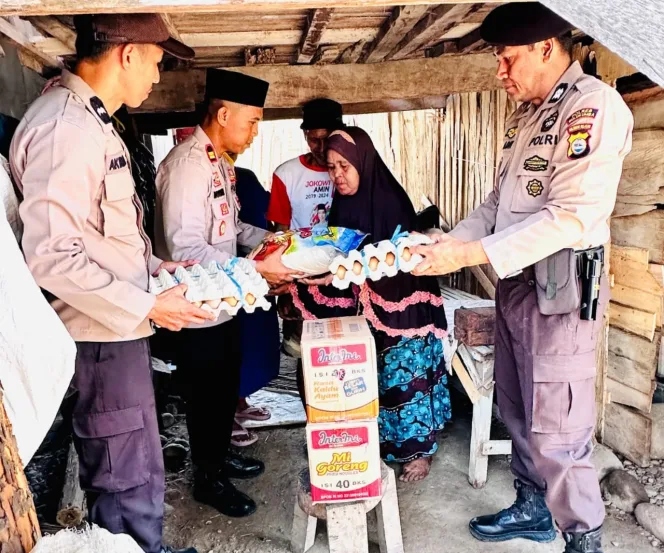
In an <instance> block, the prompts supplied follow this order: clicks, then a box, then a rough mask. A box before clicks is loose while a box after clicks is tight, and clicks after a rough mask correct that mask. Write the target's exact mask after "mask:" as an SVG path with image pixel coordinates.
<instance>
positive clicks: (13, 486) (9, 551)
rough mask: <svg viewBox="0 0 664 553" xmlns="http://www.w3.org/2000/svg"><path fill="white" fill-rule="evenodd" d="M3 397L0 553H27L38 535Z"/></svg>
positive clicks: (0, 420) (0, 415)
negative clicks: (0, 552)
mask: <svg viewBox="0 0 664 553" xmlns="http://www.w3.org/2000/svg"><path fill="white" fill-rule="evenodd" d="M2 394H3V392H2V388H1V387H0V550H2V553H28V552H29V551H32V548H33V547H34V546H35V544H36V543H37V540H38V539H39V537H40V536H41V531H40V530H39V522H38V521H37V512H36V511H35V504H34V502H33V501H32V494H31V493H30V488H29V487H28V481H27V479H26V477H25V472H24V471H23V463H22V462H21V458H20V457H19V454H18V448H17V446H16V439H15V438H14V434H13V432H12V425H11V422H10V421H9V418H8V417H7V412H6V411H5V405H4V403H3V401H2Z"/></svg>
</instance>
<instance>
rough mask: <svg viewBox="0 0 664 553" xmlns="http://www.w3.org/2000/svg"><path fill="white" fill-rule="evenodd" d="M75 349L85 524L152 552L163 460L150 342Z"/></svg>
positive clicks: (157, 537) (75, 419)
mask: <svg viewBox="0 0 664 553" xmlns="http://www.w3.org/2000/svg"><path fill="white" fill-rule="evenodd" d="M76 347H77V355H76V371H75V373H74V379H73V381H72V387H73V388H74V389H75V390H76V393H75V396H74V398H73V405H72V411H73V412H72V425H73V429H74V444H75V445H76V450H77V451H78V455H79V466H80V480H81V487H82V488H83V489H84V490H85V491H86V492H87V498H88V507H89V510H90V513H89V518H90V522H93V523H95V524H98V525H99V526H101V527H102V528H105V529H106V530H108V531H109V532H111V533H113V534H129V535H130V536H131V537H132V538H134V540H136V542H137V543H138V545H139V546H140V547H141V548H142V549H143V550H144V551H146V553H157V552H158V551H160V550H161V531H162V522H163V514H164V461H163V457H162V453H161V443H160V440H159V430H158V428H157V413H156V409H155V402H154V391H153V389H152V378H151V372H152V364H151V361H150V348H149V345H148V340H147V339H143V340H133V341H130V342H108V343H99V342H77V344H76Z"/></svg>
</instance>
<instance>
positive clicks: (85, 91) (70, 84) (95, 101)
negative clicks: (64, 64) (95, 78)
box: [60, 70, 112, 128]
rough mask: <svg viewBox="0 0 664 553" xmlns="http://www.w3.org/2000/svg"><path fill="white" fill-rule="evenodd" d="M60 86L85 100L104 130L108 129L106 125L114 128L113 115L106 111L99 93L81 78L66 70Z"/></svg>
mask: <svg viewBox="0 0 664 553" xmlns="http://www.w3.org/2000/svg"><path fill="white" fill-rule="evenodd" d="M60 85H61V86H64V87H65V88H68V89H69V90H71V91H72V92H73V93H74V94H76V96H78V97H79V98H80V99H81V100H83V102H84V103H85V105H86V106H87V107H88V109H89V111H90V112H91V113H92V114H93V115H94V116H95V118H96V119H97V121H99V122H100V123H101V125H102V126H103V127H104V128H106V125H109V126H110V127H112V119H111V115H110V114H109V113H108V111H107V110H106V106H104V102H102V101H101V99H100V98H99V97H98V96H97V93H96V92H95V91H94V90H92V88H91V87H90V85H89V84H88V83H86V82H85V81H84V80H83V79H81V77H79V76H78V75H75V74H74V73H71V72H70V71H67V70H64V71H63V72H62V78H61V79H60Z"/></svg>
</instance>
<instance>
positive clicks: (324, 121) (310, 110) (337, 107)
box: [300, 98, 345, 131]
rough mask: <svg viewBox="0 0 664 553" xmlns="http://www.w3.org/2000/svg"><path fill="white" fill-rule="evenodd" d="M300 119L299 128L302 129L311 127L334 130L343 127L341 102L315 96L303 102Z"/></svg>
mask: <svg viewBox="0 0 664 553" xmlns="http://www.w3.org/2000/svg"><path fill="white" fill-rule="evenodd" d="M302 119H303V120H302V125H300V128H301V129H302V130H304V131H310V130H313V129H327V130H329V131H336V130H338V129H343V128H344V127H345V125H344V121H343V109H342V107H341V104H340V103H339V102H335V101H334V100H330V99H329V98H317V99H316V100H311V101H310V102H307V103H306V104H304V106H303V107H302Z"/></svg>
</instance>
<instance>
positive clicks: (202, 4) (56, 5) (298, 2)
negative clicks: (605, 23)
mask: <svg viewBox="0 0 664 553" xmlns="http://www.w3.org/2000/svg"><path fill="white" fill-rule="evenodd" d="M522 1H531V0H522ZM503 2H504V0H486V1H485V4H500V3H503ZM423 3H424V4H429V5H438V4H468V3H473V0H442V1H441V0H336V2H335V7H339V8H370V7H384V6H397V5H402V4H407V5H416V4H423ZM329 5H330V2H329V0H151V1H150V2H149V3H146V2H145V0H86V1H85V2H81V0H3V1H2V3H0V16H1V15H65V14H77V13H143V12H145V11H152V12H163V13H183V12H186V13H210V12H229V11H233V12H237V11H238V10H243V11H254V12H261V11H265V10H273V11H274V10H297V9H307V8H309V9H315V8H327V7H329Z"/></svg>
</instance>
